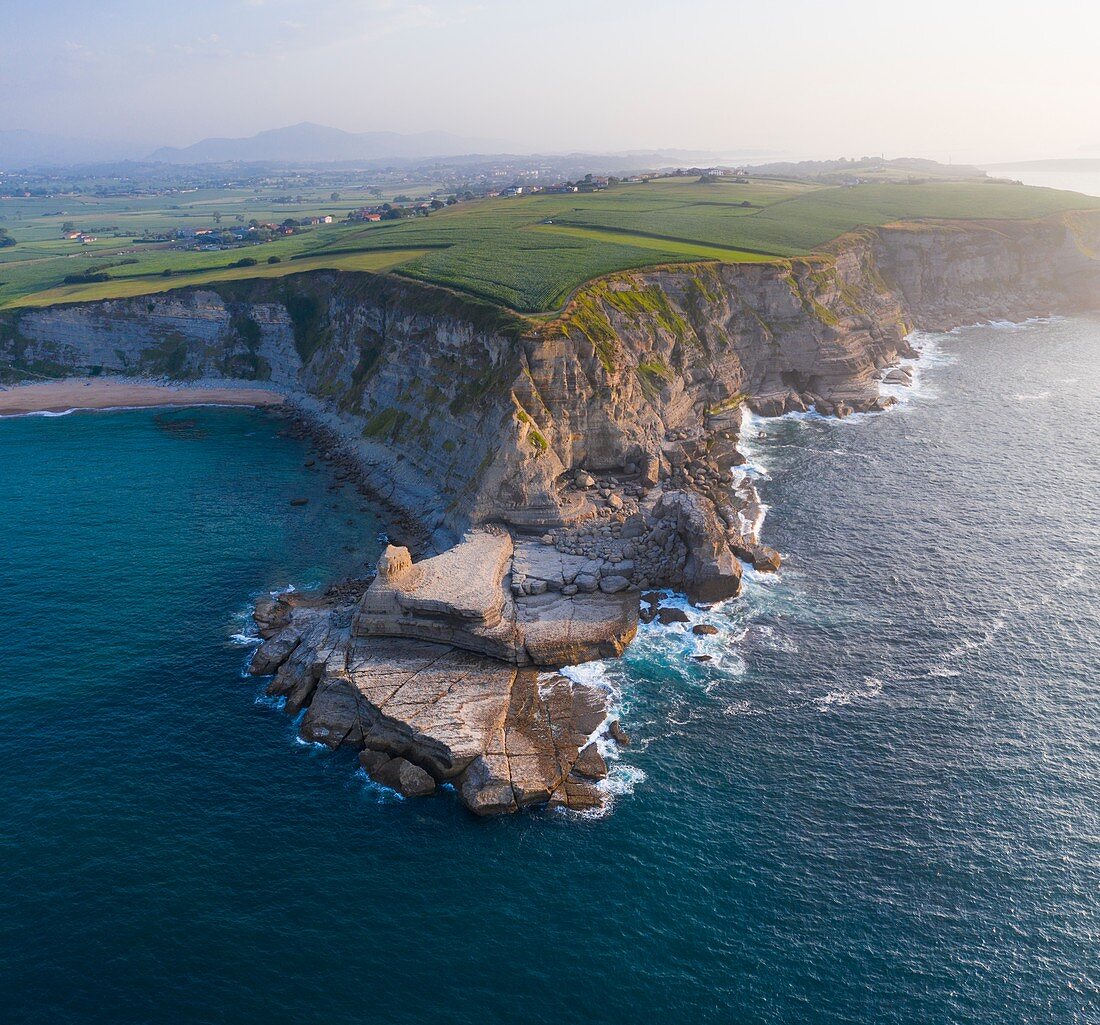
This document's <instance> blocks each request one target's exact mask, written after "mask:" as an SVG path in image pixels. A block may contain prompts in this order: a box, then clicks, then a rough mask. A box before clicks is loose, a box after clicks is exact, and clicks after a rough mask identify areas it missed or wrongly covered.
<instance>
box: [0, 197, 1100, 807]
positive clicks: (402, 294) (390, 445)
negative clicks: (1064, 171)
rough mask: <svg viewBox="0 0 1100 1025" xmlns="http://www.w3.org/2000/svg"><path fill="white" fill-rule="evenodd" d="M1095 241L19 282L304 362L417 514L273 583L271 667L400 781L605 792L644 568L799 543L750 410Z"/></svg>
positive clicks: (280, 684) (257, 364) (1025, 236)
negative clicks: (789, 534)
mask: <svg viewBox="0 0 1100 1025" xmlns="http://www.w3.org/2000/svg"><path fill="white" fill-rule="evenodd" d="M1098 251H1100V216H1097V215H1095V214H1067V215H1063V216H1059V217H1056V218H1050V219H1045V220H1039V221H1009V222H997V223H974V222H952V223H927V222H922V223H919V224H899V225H892V226H888V227H884V228H878V229H873V230H871V229H869V230H866V231H860V232H856V233H853V234H850V235H847V236H844V237H843V238H841V239H839V240H838V241H837V242H835V243H834V244H833V245H832V246H831V247H830V248H829V251H827V252H823V253H821V254H819V255H816V256H814V257H810V258H806V259H797V260H787V261H777V262H775V263H767V264H740V265H733V264H730V265H724V264H713V263H707V264H691V265H676V266H669V267H661V268H653V269H648V270H642V271H637V272H631V273H621V274H616V275H612V276H610V277H607V278H602V279H599V280H596V281H593V282H591V283H589V284H588V285H586V286H585V287H584V288H582V289H581V290H580V291H579V292H578V293H577V294H576V295H575V296H574V297H573V299H572V301H571V302H570V304H569V305H568V306H567V308H566V309H565V310H564V311H563V312H562V313H561V314H560V315H559V316H556V317H554V318H553V319H551V320H548V321H541V320H540V321H535V320H529V319H525V318H521V317H519V316H516V315H513V314H510V313H508V312H506V311H503V310H500V309H499V308H496V307H493V306H489V305H487V304H484V303H481V302H479V301H477V300H475V299H471V298H467V297H462V296H458V295H456V294H453V293H450V292H447V291H445V290H443V289H439V288H434V287H431V286H426V285H422V284H416V283H412V282H408V281H405V280H403V279H401V278H398V277H394V276H372V275H365V274H343V273H335V272H310V273H306V274H301V275H293V276H290V277H286V278H282V279H270V280H257V281H249V282H232V283H224V284H221V285H218V286H217V287H211V288H194V289H181V290H179V291H176V292H171V293H165V294H159V295H155V296H149V297H144V298H140V299H129V300H115V301H106V302H100V303H88V304H75V305H69V306H58V307H51V308H47V309H28V310H25V311H17V312H14V313H11V314H8V315H7V316H4V317H0V359H2V360H3V361H4V362H5V363H7V364H8V365H10V366H12V367H13V368H15V373H16V375H18V374H19V373H20V372H25V373H27V374H28V375H30V374H42V375H45V376H63V375H76V374H87V373H96V374H121V375H128V376H139V377H148V378H156V379H161V380H171V381H195V380H202V381H207V380H213V379H219V380H222V379H224V380H232V381H237V382H239V381H244V382H250V383H252V384H254V385H259V386H261V387H265V388H269V389H273V390H275V391H278V392H279V393H280V394H281V395H283V396H284V397H285V398H286V400H287V401H288V402H289V403H291V404H292V405H293V407H294V408H295V409H297V410H298V411H299V412H300V414H301V415H302V416H303V417H305V418H307V419H308V421H309V423H310V424H311V426H312V429H314V430H316V431H318V432H319V433H320V434H321V435H322V436H323V437H324V438H325V439H326V440H327V443H328V446H329V448H330V449H332V450H336V451H338V453H339V457H340V459H341V460H343V461H344V462H345V464H346V465H348V466H353V467H354V468H355V472H356V473H357V474H359V475H360V476H361V479H362V482H363V484H364V486H365V487H367V488H369V490H370V491H371V492H372V493H374V494H375V495H376V496H377V497H378V498H379V499H380V500H381V501H382V502H384V503H385V504H386V505H387V506H388V507H390V508H392V509H394V510H395V511H396V512H397V513H399V514H400V515H402V516H403V517H404V518H405V520H406V521H407V522H408V523H409V524H410V529H409V530H408V531H407V532H406V535H405V536H402V537H401V538H400V540H401V541H404V542H405V543H404V544H398V545H391V546H390V547H389V548H387V550H386V552H385V553H384V554H383V556H382V558H381V560H380V563H379V566H378V571H377V574H376V576H375V577H374V578H373V580H371V581H370V582H369V584H366V583H365V584H363V585H357V586H347V587H343V588H335V589H333V591H332V592H331V593H330V594H328V595H325V596H321V597H302V596H300V595H284V596H280V597H277V598H272V599H271V600H270V601H267V600H265V601H263V602H261V603H260V605H259V606H258V608H257V610H256V620H257V624H258V626H259V629H260V633H261V636H262V638H263V643H262V644H261V646H260V647H259V648H258V649H257V651H256V653H255V656H254V658H253V662H252V671H253V673H255V674H257V675H261V676H271V677H272V679H271V682H270V684H269V691H270V693H272V694H275V695H278V696H280V697H283V698H285V699H286V708H287V711H288V712H290V713H292V714H298V713H300V712H302V711H303V710H305V714H304V717H303V718H302V720H301V725H300V730H301V733H302V735H303V737H305V738H307V739H309V740H313V741H318V742H321V743H324V744H327V745H329V746H331V747H334V748H335V747H339V746H344V745H348V746H352V747H355V748H357V749H359V750H360V751H361V752H362V754H361V761H362V764H363V767H364V768H365V769H366V771H368V772H369V773H370V774H371V775H372V776H373V777H374V778H375V779H378V780H379V781H381V782H383V783H385V784H386V785H389V786H392V787H394V788H395V789H397V790H399V791H400V792H402V793H404V794H407V795H409V796H413V795H420V794H426V793H430V792H432V791H433V790H434V789H435V788H436V787H437V786H438V785H440V784H444V783H450V784H452V785H453V786H454V788H455V790H456V792H457V793H458V794H459V797H460V799H461V800H462V801H463V803H465V804H466V806H467V807H469V808H470V809H471V810H473V811H474V812H477V813H479V814H489V813H499V812H507V811H514V810H516V809H519V808H523V807H527V806H531V805H547V804H548V805H551V806H563V807H568V808H575V809H587V808H592V807H595V806H598V805H599V804H600V802H601V801H602V799H603V792H602V790H601V788H600V787H599V785H598V782H599V780H600V779H601V778H602V777H603V776H605V775H606V772H607V767H606V764H605V762H604V757H603V754H602V753H601V750H602V751H604V752H606V750H607V746H608V745H609V744H614V743H617V742H622V741H624V740H625V734H624V733H623V731H622V729H621V727H619V726H618V724H617V723H616V722H615V721H614V720H613V711H612V708H611V707H610V697H609V695H607V694H604V693H602V692H600V691H596V690H593V689H592V688H585V687H581V686H579V685H577V684H575V683H573V682H571V681H570V680H569V679H568V678H567V677H566V676H563V675H562V674H561V673H560V672H559V670H560V669H562V668H563V667H566V666H570V665H574V664H576V663H579V662H584V661H587V660H592V659H599V658H608V657H614V656H617V655H619V654H621V653H622V651H623V650H624V648H625V647H626V645H627V644H629V642H630V640H631V639H632V637H633V635H634V632H635V630H636V629H637V624H638V620H639V597H640V595H641V593H642V592H643V591H646V590H647V589H653V588H672V589H675V590H678V591H684V592H686V594H687V595H688V597H689V599H690V600H692V601H693V602H697V603H713V602H717V601H722V600H725V599H729V598H732V597H734V596H735V595H736V594H737V593H738V591H739V588H740V578H741V566H742V563H743V562H748V563H750V564H752V565H754V566H755V567H756V568H757V569H759V570H765V571H767V570H774V569H777V568H778V567H779V564H780V557H779V555H778V554H777V553H776V552H775V551H773V550H772V549H771V548H769V547H768V546H767V545H766V544H764V543H763V540H762V539H761V537H760V536H759V525H760V522H761V515H760V507H759V496H757V494H756V492H755V488H754V487H753V486H752V483H751V480H749V479H748V478H747V477H746V476H745V475H744V474H743V473H740V472H739V471H738V469H737V467H738V466H739V465H740V464H741V463H743V462H744V458H743V456H742V455H741V453H740V452H739V450H738V440H739V437H740V433H741V430H742V423H743V416H744V410H746V409H751V410H753V411H755V412H756V413H759V414H761V415H765V416H771V415H777V414H782V413H786V412H790V411H796V410H807V409H809V408H811V407H812V408H815V409H816V410H817V411H818V412H820V413H823V414H826V415H836V416H847V415H849V414H851V413H853V412H856V411H876V410H883V409H885V408H887V407H888V405H889V404H890V401H891V400H890V399H889V398H887V397H884V395H883V394H882V392H881V391H880V384H881V383H882V382H883V380H884V379H885V380H886V381H887V382H888V383H891V384H905V383H907V381H906V378H907V371H906V370H905V369H904V368H903V367H899V361H900V360H901V359H903V358H905V357H910V356H912V355H914V353H913V350H912V349H911V347H910V344H909V342H908V341H907V336H908V335H909V334H910V332H911V331H913V330H914V329H919V328H924V329H944V328H949V327H953V326H957V325H959V324H963V323H970V322H974V321H976V320H981V319H1021V318H1024V317H1028V316H1035V315H1043V314H1049V313H1053V312H1071V311H1075V310H1080V309H1093V308H1095V307H1096V306H1097V305H1098V303H1100V262H1098V259H1097V253H1098ZM410 549H411V550H412V553H410ZM414 554H415V555H416V556H417V558H416V559H415V560H414V558H413V555H414ZM657 612H658V610H657V609H656V607H655V606H654V604H653V602H652V601H651V602H649V603H648V604H647V606H646V609H645V610H643V615H645V616H647V617H652V616H654V615H656V614H657Z"/></svg>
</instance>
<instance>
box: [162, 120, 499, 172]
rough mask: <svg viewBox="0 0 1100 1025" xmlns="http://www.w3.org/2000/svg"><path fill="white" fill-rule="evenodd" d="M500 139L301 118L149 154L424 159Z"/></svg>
mask: <svg viewBox="0 0 1100 1025" xmlns="http://www.w3.org/2000/svg"><path fill="white" fill-rule="evenodd" d="M508 148H509V147H508V144H507V143H505V142H501V141H499V140H491V139H469V138H465V137H463V136H460V135H452V134H451V133H450V132H416V133H414V134H411V135H403V134H402V133H400V132H345V131H342V130H341V129H339V128H329V127H327V126H326V125H318V124H313V123H312V122H309V121H303V122H302V123H301V124H297V125H291V126H289V127H287V128H273V129H271V130H270V131H266V132H259V133H257V134H256V135H252V136H249V137H248V138H242V139H203V140H202V141H201V142H196V143H194V144H193V145H191V146H184V147H182V148H175V147H164V148H162V149H158V150H155V151H154V152H153V153H151V154H150V155H149V159H150V160H151V161H154V162H157V163H165V164H220V163H232V162H236V161H242V162H244V161H247V162H250V163H251V162H271V163H298V162H318V163H339V162H345V161H356V160H385V159H387V158H394V159H423V158H425V157H453V156H463V155H465V154H467V153H501V152H504V151H505V150H506V149H508Z"/></svg>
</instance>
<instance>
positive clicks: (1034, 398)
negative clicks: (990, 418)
mask: <svg viewBox="0 0 1100 1025" xmlns="http://www.w3.org/2000/svg"><path fill="white" fill-rule="evenodd" d="M1015 398H1016V401H1017V402H1043V401H1044V400H1045V399H1049V398H1050V392H1048V391H1041V392H1037V393H1036V394H1034V395H1021V394H1017V395H1016V396H1015Z"/></svg>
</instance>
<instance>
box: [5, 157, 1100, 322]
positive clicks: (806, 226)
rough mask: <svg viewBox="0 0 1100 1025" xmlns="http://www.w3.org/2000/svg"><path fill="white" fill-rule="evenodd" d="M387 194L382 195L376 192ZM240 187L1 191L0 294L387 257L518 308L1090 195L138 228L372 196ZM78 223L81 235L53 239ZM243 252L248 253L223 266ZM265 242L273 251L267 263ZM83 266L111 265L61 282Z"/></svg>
mask: <svg viewBox="0 0 1100 1025" xmlns="http://www.w3.org/2000/svg"><path fill="white" fill-rule="evenodd" d="M387 198H392V197H387ZM275 200H276V197H274V196H272V195H267V194H263V193H262V192H256V193H249V192H248V191H247V190H240V189H238V190H231V189H226V190H217V189H208V190H196V191H195V192H192V193H188V194H186V195H164V196H159V197H136V198H135V197H124V198H120V199H88V198H80V199H73V200H71V201H70V200H69V199H64V200H61V199H49V200H39V199H4V200H0V227H3V228H6V229H7V230H8V231H9V232H10V233H11V235H12V236H13V237H14V238H15V239H16V241H17V243H18V245H16V246H14V247H10V248H7V249H0V307H2V306H16V305H30V304H33V305H43V304H46V303H52V302H64V301H76V300H79V299H91V298H106V297H110V296H123V295H127V296H128V295H139V294H143V293H145V292H153V291H163V290H165V289H168V288H174V287H179V286H182V285H187V284H195V283H202V282H204V281H213V280H225V278H226V277H227V276H228V277H259V276H271V275H281V274H287V273H293V272H296V271H300V270H306V269H310V268H314V267H322V266H323V267H342V268H346V269H361V270H373V271H379V272H381V271H389V272H392V273H398V274H401V275H405V276H408V277H412V278H416V279H418V280H422V281H429V282H434V283H437V284H441V285H445V286H447V287H450V288H454V289H458V290H461V291H464V292H468V293H471V294H473V295H477V296H480V297H482V298H486V299H489V300H490V301H492V302H495V303H499V304H501V305H504V306H508V307H510V308H512V309H515V310H518V311H521V312H526V313H541V312H547V311H552V310H554V309H557V308H560V307H561V305H562V304H563V303H564V302H565V301H566V300H567V299H568V297H569V295H570V293H571V292H572V291H573V290H574V289H575V288H577V287H578V286H580V285H581V284H583V283H584V282H585V281H587V280H590V279H591V278H593V277H596V276H599V275H601V274H606V273H610V272H613V271H616V270H625V269H631V268H638V267H644V266H649V265H654V264H663V263H675V262H683V261H695V260H720V261H723V262H748V261H760V260H776V259H783V258H787V257H792V256H797V255H802V254H806V253H809V252H812V251H813V250H815V249H817V248H820V247H821V246H823V245H824V244H826V243H827V242H829V241H830V240H832V239H834V238H836V237H837V236H838V235H840V234H843V233H844V232H846V231H849V230H851V229H853V228H857V227H860V226H872V225H881V224H887V223H890V222H893V221H898V220H914V219H921V218H928V219H981V218H992V219H1001V218H1025V217H1040V216H1045V215H1048V214H1053V213H1058V212H1061V211H1065V210H1071V209H1087V208H1096V207H1100V200H1098V199H1093V198H1090V197H1086V196H1082V195H1079V194H1077V193H1071V192H1059V191H1055V190H1052V189H1036V188H1029V187H1026V186H1017V185H1007V184H993V183H990V182H983V181H969V182H942V183H934V184H901V183H898V184H891V183H875V184H863V185H855V186H824V185H817V184H810V183H807V182H794V181H780V180H775V179H769V178H752V179H740V180H737V179H732V180H730V179H727V180H717V181H700V180H699V179H698V178H685V177H681V178H662V179H656V180H653V181H650V182H645V183H625V182H624V183H621V184H617V185H613V186H612V187H610V188H608V189H606V190H603V191H599V192H591V193H565V194H553V195H548V194H545V193H541V194H536V195H531V196H518V197H513V198H493V199H486V200H476V201H470V202H461V203H458V204H455V205H453V206H449V207H446V208H444V209H441V210H437V211H435V212H433V213H431V215H430V216H427V217H423V216H421V217H413V218H407V219H404V220H398V221H384V222H380V223H372V224H364V223H346V222H344V223H334V224H331V225H320V226H317V227H314V228H311V229H308V230H306V231H304V232H302V233H301V234H296V235H292V236H289V237H285V238H277V239H275V240H272V241H269V242H265V243H263V244H260V245H255V246H248V247H245V248H244V249H234V250H233V251H232V252H226V251H224V250H222V251H218V250H213V251H200V252H195V251H186V250H181V249H179V248H169V247H168V246H167V245H149V244H145V243H139V242H137V241H135V239H136V238H137V237H138V236H139V235H140V234H141V233H142V232H146V231H157V232H159V231H165V230H170V229H176V228H181V227H182V228H186V227H201V226H206V225H209V224H210V223H211V222H212V219H213V218H214V215H215V214H218V215H219V218H218V219H219V220H220V221H222V222H223V223H224V222H229V223H233V222H236V223H241V222H242V221H243V220H244V219H245V218H246V217H247V218H250V219H251V218H256V219H259V220H272V221H281V220H282V219H283V218H284V217H286V216H293V217H295V218H302V217H305V216H308V215H309V214H323V213H331V214H333V216H334V217H337V218H338V219H340V220H341V221H342V219H343V218H344V217H345V216H346V213H347V212H348V210H351V209H354V208H356V207H358V206H361V205H364V204H366V203H369V202H371V200H370V199H368V198H366V197H365V195H364V194H363V192H362V190H352V191H351V192H349V193H347V194H346V195H344V196H343V197H342V198H341V199H339V200H333V199H332V198H331V196H328V195H327V194H315V195H305V196H300V197H295V201H294V206H293V207H292V208H288V206H287V201H286V197H281V198H280V201H279V202H276V201H275ZM66 222H67V223H75V224H77V226H78V227H79V228H80V229H82V230H87V231H90V232H94V233H95V234H96V235H97V240H96V241H95V242H91V243H89V244H86V245H81V244H80V243H78V242H71V241H67V240H62V239H60V237H59V236H60V233H61V226H62V224H64V223H66ZM241 256H249V257H252V258H254V259H256V260H257V262H258V265H257V266H256V267H252V268H233V267H230V266H229V265H230V264H231V263H234V262H236V260H237V259H238V258H240V257H241ZM269 257H278V258H279V260H280V261H281V262H279V263H275V264H271V265H268V263H267V260H268V258H269ZM87 271H91V272H93V273H96V274H107V275H108V278H109V280H107V281H97V282H89V283H86V284H80V285H71V284H69V285H67V284H64V279H65V277H66V276H71V275H73V274H74V273H79V272H87Z"/></svg>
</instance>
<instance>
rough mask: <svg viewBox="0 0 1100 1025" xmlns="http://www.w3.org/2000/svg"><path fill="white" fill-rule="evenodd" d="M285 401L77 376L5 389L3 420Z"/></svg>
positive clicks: (242, 391)
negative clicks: (112, 410)
mask: <svg viewBox="0 0 1100 1025" xmlns="http://www.w3.org/2000/svg"><path fill="white" fill-rule="evenodd" d="M285 402H286V398H285V396H284V395H283V394H282V393H281V392H278V391H274V390H271V389H267V388H257V387H254V386H251V387H250V386H245V385H242V386H239V387H238V386H231V387H226V386H224V385H208V384H206V383H205V382H202V383H198V384H196V385H187V384H178V383H173V384H165V383H154V382H150V381H136V380H119V379H117V378H113V379H112V378H99V377H71V378H66V379H64V380H58V381H45V382H40V383H34V384H16V385H12V386H10V387H7V388H2V389H0V416H27V415H31V414H35V413H54V414H61V413H69V412H74V411H76V410H85V409H86V410H92V409H98V410H104V409H147V408H154V407H158V406H264V407H270V406H281V405H284V404H285Z"/></svg>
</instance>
